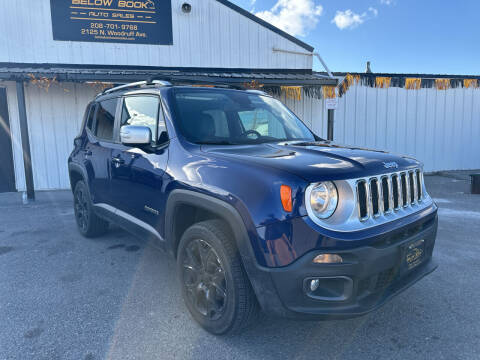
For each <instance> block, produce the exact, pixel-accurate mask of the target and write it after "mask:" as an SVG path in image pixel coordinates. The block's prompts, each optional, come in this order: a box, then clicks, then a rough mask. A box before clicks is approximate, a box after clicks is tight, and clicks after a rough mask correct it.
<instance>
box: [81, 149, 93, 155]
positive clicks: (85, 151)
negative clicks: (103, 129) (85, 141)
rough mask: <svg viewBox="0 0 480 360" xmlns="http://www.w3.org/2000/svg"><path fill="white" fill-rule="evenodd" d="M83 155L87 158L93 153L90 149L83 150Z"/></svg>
mask: <svg viewBox="0 0 480 360" xmlns="http://www.w3.org/2000/svg"><path fill="white" fill-rule="evenodd" d="M83 153H84V154H85V156H91V155H92V152H91V151H90V150H88V149H85V150H83Z"/></svg>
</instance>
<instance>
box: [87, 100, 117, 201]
mask: <svg viewBox="0 0 480 360" xmlns="http://www.w3.org/2000/svg"><path fill="white" fill-rule="evenodd" d="M117 101H118V99H117V98H112V99H107V100H103V101H100V102H97V103H96V104H95V109H94V110H93V111H94V112H93V116H90V115H91V114H92V110H91V112H90V114H89V118H88V119H87V126H86V128H87V136H88V142H87V143H86V145H85V147H84V150H83V152H84V164H85V167H86V169H87V173H88V176H89V180H90V184H89V187H90V193H91V196H92V201H93V203H95V204H108V205H111V196H110V171H111V157H112V149H113V147H114V146H115V143H114V129H115V114H116V108H117Z"/></svg>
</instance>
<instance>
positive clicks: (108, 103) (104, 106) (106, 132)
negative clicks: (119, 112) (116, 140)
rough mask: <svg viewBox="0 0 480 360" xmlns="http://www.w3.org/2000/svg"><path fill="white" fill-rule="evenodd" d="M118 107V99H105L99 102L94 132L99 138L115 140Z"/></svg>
mask: <svg viewBox="0 0 480 360" xmlns="http://www.w3.org/2000/svg"><path fill="white" fill-rule="evenodd" d="M116 107H117V99H109V100H104V101H101V102H99V103H98V109H97V116H96V124H95V130H94V134H95V136H96V137H98V138H99V139H103V140H109V141H111V140H113V127H114V125H115V110H116Z"/></svg>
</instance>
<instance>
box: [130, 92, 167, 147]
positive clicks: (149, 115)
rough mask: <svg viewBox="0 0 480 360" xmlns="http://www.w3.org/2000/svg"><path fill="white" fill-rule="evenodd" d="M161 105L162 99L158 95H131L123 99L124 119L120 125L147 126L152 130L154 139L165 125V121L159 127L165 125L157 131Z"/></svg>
mask: <svg viewBox="0 0 480 360" xmlns="http://www.w3.org/2000/svg"><path fill="white" fill-rule="evenodd" d="M159 105H160V99H159V98H158V97H156V96H130V97H126V98H125V99H124V100H123V105H122V120H121V123H120V126H123V125H136V126H147V127H148V128H150V131H151V132H152V139H155V138H156V137H157V136H158V135H159V134H160V133H161V132H162V131H163V128H164V127H165V122H164V121H162V125H160V123H159V124H158V127H159V128H160V126H163V128H162V129H160V131H157V118H158V110H159Z"/></svg>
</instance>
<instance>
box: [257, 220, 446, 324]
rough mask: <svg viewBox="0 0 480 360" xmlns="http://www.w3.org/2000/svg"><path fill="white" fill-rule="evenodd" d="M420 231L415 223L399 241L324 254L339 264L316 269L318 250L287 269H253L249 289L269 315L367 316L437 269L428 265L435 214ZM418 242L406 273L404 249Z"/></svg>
mask: <svg viewBox="0 0 480 360" xmlns="http://www.w3.org/2000/svg"><path fill="white" fill-rule="evenodd" d="M418 229H419V227H418V224H415V223H414V224H411V225H409V226H407V227H405V228H402V229H401V231H402V233H403V234H404V236H403V237H399V236H393V234H392V237H391V238H387V240H385V239H384V238H383V240H382V241H381V242H375V241H372V242H371V245H369V246H362V247H359V248H353V249H348V250H341V251H334V250H333V249H330V250H329V251H328V252H331V253H335V254H340V255H341V256H342V257H343V259H344V263H341V264H314V263H313V262H312V260H313V258H314V257H315V256H316V255H318V254H320V253H325V251H320V250H319V251H311V252H309V253H307V254H305V255H304V256H302V257H301V258H299V259H297V260H296V261H295V262H293V263H292V264H291V265H288V266H285V267H281V268H266V267H262V268H259V267H257V269H256V271H255V273H256V274H257V276H255V277H256V279H251V280H252V285H253V286H254V288H255V290H256V293H257V297H258V299H259V302H260V304H261V305H262V308H263V309H264V311H265V312H267V313H271V314H275V315H280V316H283V317H289V318H299V319H302V318H303V319H315V318H319V319H329V318H349V317H356V316H360V315H363V314H366V313H368V312H370V311H372V310H375V309H376V308H378V307H380V306H381V305H382V304H384V303H385V302H386V301H388V300H389V299H391V298H392V297H393V296H395V295H397V294H399V293H401V292H402V291H403V290H405V289H407V288H408V287H410V286H411V285H413V284H414V283H416V282H417V281H418V280H420V279H421V278H423V277H424V276H426V275H428V274H429V273H431V272H432V271H434V270H435V269H436V267H437V265H436V264H435V262H434V261H433V260H432V252H433V248H434V245H435V237H436V232H437V216H436V213H435V214H434V215H433V216H431V218H430V219H429V221H425V219H423V222H422V227H421V230H420V231H419V230H418ZM417 240H424V256H423V260H422V262H421V263H420V264H419V265H417V266H415V267H413V268H412V269H410V270H407V269H406V268H405V266H404V265H405V264H404V258H405V252H406V250H405V248H406V246H407V245H408V244H411V243H414V242H416V241H417ZM249 275H250V276H251V275H252V274H251V271H249ZM251 277H252V276H251ZM316 278H318V279H320V287H319V288H320V290H317V291H316V292H315V293H312V292H311V290H310V289H309V280H310V279H316ZM259 282H260V283H262V284H261V286H258V285H259ZM316 294H320V295H321V296H316Z"/></svg>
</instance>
